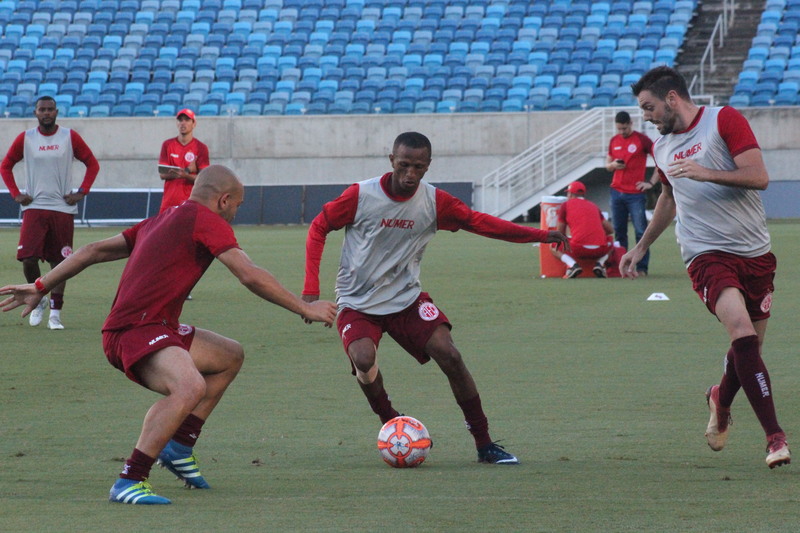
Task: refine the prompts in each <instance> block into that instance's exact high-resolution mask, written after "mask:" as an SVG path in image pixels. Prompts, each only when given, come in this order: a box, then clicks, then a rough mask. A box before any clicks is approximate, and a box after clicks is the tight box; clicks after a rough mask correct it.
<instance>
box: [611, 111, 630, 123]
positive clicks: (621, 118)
mask: <svg viewBox="0 0 800 533" xmlns="http://www.w3.org/2000/svg"><path fill="white" fill-rule="evenodd" d="M614 122H616V123H617V124H630V123H631V115H630V114H629V113H628V112H627V111H620V112H619V113H617V116H615V117H614Z"/></svg>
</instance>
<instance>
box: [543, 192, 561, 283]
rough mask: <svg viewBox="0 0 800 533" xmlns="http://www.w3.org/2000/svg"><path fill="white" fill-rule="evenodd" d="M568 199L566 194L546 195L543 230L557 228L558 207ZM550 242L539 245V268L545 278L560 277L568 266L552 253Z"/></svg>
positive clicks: (544, 199) (544, 198)
mask: <svg viewBox="0 0 800 533" xmlns="http://www.w3.org/2000/svg"><path fill="white" fill-rule="evenodd" d="M566 201H567V198H566V196H544V197H542V204H541V209H540V213H541V215H540V216H541V220H542V222H541V228H542V229H543V230H548V231H549V230H555V229H556V226H557V225H558V208H559V207H561V204H563V203H564V202H566ZM550 246H551V245H550V244H546V243H541V244H540V245H539V269H540V271H541V274H542V277H543V278H560V277H561V276H563V275H564V272H565V271H566V267H565V266H564V263H562V262H561V261H559V260H558V259H556V258H555V257H554V256H553V254H552V253H550V250H549V248H550Z"/></svg>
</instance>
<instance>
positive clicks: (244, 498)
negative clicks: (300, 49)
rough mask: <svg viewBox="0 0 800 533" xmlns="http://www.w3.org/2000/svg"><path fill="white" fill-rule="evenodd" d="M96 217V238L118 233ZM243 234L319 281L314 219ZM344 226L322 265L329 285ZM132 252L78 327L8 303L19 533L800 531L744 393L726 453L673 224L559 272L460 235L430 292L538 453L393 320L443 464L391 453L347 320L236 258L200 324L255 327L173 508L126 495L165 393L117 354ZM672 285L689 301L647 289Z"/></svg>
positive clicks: (7, 514)
mask: <svg viewBox="0 0 800 533" xmlns="http://www.w3.org/2000/svg"><path fill="white" fill-rule="evenodd" d="M770 228H771V231H772V235H773V239H774V246H773V249H774V251H775V253H776V255H777V256H778V277H777V280H776V285H777V293H776V298H775V304H774V307H773V311H774V316H773V319H772V320H771V323H770V331H769V333H768V339H767V343H766V347H765V352H764V357H765V360H766V362H767V364H768V366H769V368H770V370H771V372H772V374H771V377H772V383H773V386H774V391H775V400H776V404H777V408H778V414H779V417H780V420H781V423H782V425H783V427H784V429H785V430H786V431H787V434H788V436H789V442H790V443H794V442H796V441H797V439H798V438H799V437H798V436H800V433H799V432H798V428H800V397H798V395H797V394H796V383H797V379H798V365H797V349H796V344H797V343H796V341H797V330H796V328H797V326H796V322H795V317H796V313H797V306H798V301H799V300H798V295H799V294H800V245H798V243H800V226H798V225H797V223H796V222H795V221H790V222H775V223H771V225H770ZM117 231H118V229H116V228H99V229H90V230H87V229H81V230H78V232H77V237H76V245H81V244H85V243H87V242H90V241H93V240H97V239H99V238H102V237H105V236H109V235H112V234H114V233H117ZM237 234H238V236H239V239H240V242H241V244H242V246H243V248H244V249H245V250H246V251H247V252H248V254H250V255H251V257H253V258H254V259H255V260H256V262H258V263H259V264H261V265H263V266H266V267H267V268H268V269H269V270H270V271H271V272H273V273H274V274H275V275H276V276H277V277H278V278H279V279H280V280H281V281H283V282H284V284H286V285H287V286H288V287H289V288H291V289H292V290H294V291H297V292H299V290H300V288H301V286H302V272H303V249H304V246H303V243H304V239H305V228H304V227H274V228H273V227H242V228H238V229H237ZM17 237H18V230H17V229H14V228H10V229H8V228H6V229H2V230H0V250H3V253H2V257H0V273H2V276H0V284H6V283H19V282H20V281H21V279H22V272H21V267H20V266H19V264H18V263H17V262H16V261H15V260H14V250H15V247H16V242H17ZM340 242H341V235H340V234H336V235H335V236H332V237H331V239H329V242H328V247H327V252H326V255H325V258H324V264H323V279H324V284H323V286H324V287H326V288H327V289H326V290H327V294H326V295H325V296H326V297H329V298H330V297H332V286H333V280H334V277H335V270H336V262H337V260H338V252H339V248H340ZM121 268H122V263H121V262H120V263H115V264H107V265H98V266H95V267H92V268H91V269H90V270H88V271H86V272H84V273H83V274H81V275H80V276H78V277H77V278H75V279H74V280H72V281H70V282H69V284H68V288H67V297H66V305H65V309H64V311H63V313H62V317H63V321H64V323H65V325H66V327H67V329H66V330H64V331H60V332H53V331H48V330H46V329H44V325H42V326H40V327H39V328H36V329H33V328H30V327H29V326H28V325H27V320H23V319H21V318H20V317H19V312H18V311H13V312H11V313H6V314H3V315H2V316H0V343H2V348H1V350H2V373H0V405H1V406H2V409H1V410H0V530H2V531H9V532H38V531H48V532H49V531H58V532H65V531H76V532H78V531H80V532H90V531H91V532H94V531H98V532H103V531H121V530H128V531H168V530H189V531H191V530H198V531H309V532H322V531H330V532H339V531H369V532H372V531H382V530H387V529H388V530H409V531H411V530H416V531H453V532H466V531H520V532H523V531H525V532H527V531H603V532H605V531H655V532H662V531H704V532H729V531H747V532H753V531H796V530H797V528H798V518H800V510H798V509H799V508H800V505H798V503H799V502H798V500H800V492H798V480H799V478H798V476H799V475H800V470H798V466H797V465H794V466H789V467H784V468H781V469H776V470H774V471H771V470H769V469H768V468H767V467H766V465H765V463H764V457H765V455H764V446H765V442H764V437H763V433H762V431H761V429H760V427H759V425H758V423H757V421H756V419H755V417H754V415H753V414H752V411H751V410H750V408H749V406H748V405H747V403H746V401H745V399H744V396H743V394H740V397H739V398H738V399H737V402H736V403H735V404H734V409H733V416H734V421H735V425H734V427H733V430H732V437H731V439H730V441H729V444H728V447H727V448H726V449H725V450H724V451H722V452H720V453H714V452H712V451H711V450H709V448H708V447H707V445H706V443H705V438H704V437H703V432H704V430H705V425H706V422H707V410H706V407H705V401H704V396H703V394H704V391H705V389H706V388H707V387H708V386H709V385H710V384H712V383H715V382H717V381H718V379H719V375H720V372H721V369H722V358H723V356H724V354H725V352H726V351H727V345H728V342H727V339H726V335H725V333H724V331H723V329H722V327H721V326H720V325H719V324H718V323H717V322H716V320H715V319H714V318H713V317H712V316H711V315H709V314H708V312H707V311H706V310H705V308H704V307H703V305H702V304H701V302H700V301H699V299H698V298H697V296H696V295H695V294H694V293H693V292H692V291H691V285H690V282H689V280H688V278H687V276H686V273H685V271H684V269H683V265H682V264H681V262H680V260H679V258H678V250H677V246H676V244H675V241H674V238H673V237H672V234H671V233H670V234H669V235H667V234H665V235H664V236H663V237H662V239H661V240H660V241H659V242H658V243H657V245H656V246H655V247H654V249H653V256H652V259H651V276H650V277H649V278H647V279H640V280H636V281H630V280H620V279H612V280H595V279H579V280H569V281H567V280H559V279H545V280H542V279H539V278H538V271H539V268H538V249H537V248H532V247H531V246H530V245H515V244H508V243H503V242H499V241H492V240H490V239H484V238H480V237H477V236H474V235H471V234H468V233H464V232H460V233H456V234H449V233H446V232H443V233H442V234H440V235H439V236H438V237H437V238H436V239H434V241H433V242H432V243H431V245H430V246H429V249H428V252H427V254H426V258H425V261H424V264H423V269H422V270H423V277H422V281H423V287H424V288H425V289H426V290H428V291H429V292H430V293H431V294H432V296H433V297H434V299H435V301H436V302H437V303H438V304H439V305H440V306H441V307H442V309H443V310H444V311H445V312H446V313H447V315H448V316H449V317H450V319H451V320H452V322H453V324H454V331H453V335H454V338H455V341H456V343H457V345H458V346H459V348H460V350H461V352H462V353H463V354H464V357H465V359H466V361H467V364H468V366H469V367H470V369H471V371H472V373H473V375H474V376H475V378H476V381H477V383H478V386H479V389H480V390H481V395H482V398H483V404H484V407H485V408H486V411H487V414H488V416H489V420H490V424H491V429H492V435H493V437H494V438H496V439H501V440H502V441H501V444H503V445H505V446H506V447H507V448H508V449H509V450H510V451H511V452H513V453H515V454H516V455H518V456H519V458H520V459H521V461H522V463H523V464H522V465H520V466H519V467H496V466H489V465H480V464H477V463H476V461H475V459H476V457H475V450H474V447H473V444H472V439H471V437H470V436H469V434H468V433H467V432H466V430H465V429H464V424H463V422H462V419H461V414H460V411H459V409H458V407H457V406H456V404H455V401H454V400H453V398H452V396H451V393H450V391H449V388H448V386H447V383H446V380H445V378H444V376H443V375H442V374H441V373H440V372H439V370H438V369H437V368H436V367H435V366H434V365H433V364H429V365H425V366H419V365H417V364H416V363H415V362H414V361H413V359H412V358H410V357H409V356H407V355H405V354H404V353H402V352H401V351H400V350H399V349H398V348H397V346H396V345H395V344H394V343H393V341H391V339H388V338H385V340H384V343H383V345H382V346H381V351H380V357H379V360H380V363H381V366H382V368H383V373H384V376H385V379H386V385H387V389H388V391H389V393H390V394H391V396H392V398H393V401H394V403H395V405H396V407H397V408H398V409H399V410H400V411H402V412H404V413H406V414H409V415H411V416H414V417H417V418H419V419H420V420H422V421H423V422H424V423H425V424H426V425H427V427H428V429H429V430H430V432H431V435H432V437H433V438H434V441H435V446H434V449H433V451H432V452H431V455H430V456H429V458H428V460H427V461H426V463H425V464H424V465H422V466H421V467H420V468H417V469H411V470H395V469H392V468H389V467H388V466H386V465H385V464H384V463H383V462H382V461H381V459H380V458H379V455H378V452H377V450H376V447H375V438H376V436H377V432H378V429H379V422H378V420H377V418H376V417H375V416H374V415H373V414H372V413H371V411H370V410H369V407H368V405H367V403H366V401H365V400H364V399H363V397H362V396H361V392H360V391H359V389H358V387H357V385H356V383H355V381H354V378H353V377H352V376H351V375H350V374H349V367H348V363H347V360H346V357H345V355H344V353H343V351H342V348H341V344H340V342H339V339H338V337H337V335H336V333H335V331H332V330H329V329H325V328H323V327H321V326H320V325H319V324H315V325H312V326H308V325H305V324H303V322H302V320H301V319H300V318H299V317H296V316H295V315H291V314H290V313H288V312H286V311H284V310H282V309H278V308H277V307H274V306H271V305H270V304H267V303H266V302H263V301H261V300H259V299H258V298H256V297H255V296H254V295H252V294H250V293H249V292H247V291H246V290H245V289H244V288H243V287H241V286H240V285H239V284H238V283H237V282H236V281H235V279H234V278H233V277H232V276H231V275H230V274H229V273H228V272H227V271H226V270H225V269H224V267H222V266H221V265H219V264H215V265H213V266H212V268H211V269H210V271H209V272H208V274H207V275H206V276H205V278H204V279H203V280H201V282H200V283H199V285H198V286H197V287H196V289H195V290H194V291H193V296H194V300H193V301H191V302H187V303H186V305H185V307H184V314H183V321H184V322H188V323H192V324H195V325H198V326H201V327H205V328H208V329H212V330H214V331H217V332H219V333H222V334H224V335H227V336H230V337H232V338H235V339H237V340H239V341H240V342H241V343H242V344H243V345H244V347H245V350H246V353H247V360H246V361H245V365H244V369H243V371H242V373H241V374H240V376H239V378H238V379H237V381H236V382H235V383H234V384H233V386H232V387H231V388H230V389H229V391H228V394H227V395H226V397H225V398H224V399H223V401H222V403H221V404H220V406H219V407H218V409H217V411H216V412H215V413H214V415H213V416H212V417H211V418H210V419H209V421H208V423H207V424H206V426H205V429H204V432H203V436H202V438H201V440H200V442H199V444H198V446H197V448H196V451H197V453H198V456H199V458H200V461H201V467H202V471H203V474H204V475H205V477H206V479H207V480H209V482H210V483H211V485H212V487H213V489H212V490H210V491H187V490H183V489H182V488H181V485H180V483H179V482H178V481H176V480H174V478H173V477H172V476H171V475H169V474H168V473H167V472H166V471H164V470H160V469H155V470H154V472H153V474H152V476H151V481H152V483H153V485H154V486H155V488H156V490H157V491H158V493H159V494H162V495H163V496H166V497H168V498H170V499H172V501H173V505H171V506H164V507H160V508H148V507H145V506H142V507H140V506H124V505H117V504H110V503H108V501H107V494H108V489H109V488H110V486H111V484H112V483H113V482H114V479H115V478H116V476H117V474H118V472H119V470H120V468H121V466H122V461H123V460H124V458H125V457H127V456H128V455H129V454H130V452H131V450H132V447H133V445H134V443H135V441H136V438H137V436H138V433H139V430H140V424H141V420H142V418H143V416H144V413H145V411H146V410H147V409H148V408H149V406H150V405H151V404H152V403H153V402H154V401H155V399H156V396H155V395H154V394H153V393H150V392H148V391H146V390H144V389H142V388H140V387H137V386H135V385H134V384H133V383H131V382H129V381H128V380H127V379H126V378H125V377H124V376H123V375H122V374H121V373H120V372H118V371H116V370H114V369H113V368H112V367H111V366H110V365H108V363H107V362H106V360H105V357H104V356H103V353H102V349H101V344H100V331H99V330H100V326H101V324H102V322H103V319H104V318H105V315H106V313H107V311H108V309H109V307H110V304H111V301H112V298H113V295H114V290H115V287H116V283H117V280H118V278H119V274H120V272H121ZM653 292H663V293H665V294H666V295H667V296H668V297H669V298H670V300H669V301H660V302H648V301H646V299H647V297H648V296H649V295H650V294H651V293H653Z"/></svg>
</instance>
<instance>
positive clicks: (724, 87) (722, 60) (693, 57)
mask: <svg viewBox="0 0 800 533" xmlns="http://www.w3.org/2000/svg"><path fill="white" fill-rule="evenodd" d="M722 9H723V2H721V1H716V2H709V1H704V2H701V3H699V4H698V9H697V11H696V12H695V15H694V17H693V18H692V20H691V22H690V26H689V29H688V31H687V32H686V40H685V41H684V44H683V46H682V48H681V51H680V52H679V53H678V57H677V58H676V60H675V63H676V68H678V69H679V70H680V71H681V72H682V73H683V74H684V76H686V79H687V80H691V79H692V78H693V77H694V76H695V74H698V72H699V65H700V62H701V60H702V57H703V53H704V52H705V49H706V45H707V44H708V41H709V39H710V38H711V35H712V32H713V30H714V25H715V24H716V22H717V19H718V18H719V17H720V15H721V14H722ZM763 12H764V2H763V1H755V2H753V1H737V2H736V3H735V15H734V17H733V23H732V25H731V27H730V29H729V31H728V32H727V35H725V37H724V45H723V46H722V47H721V48H720V47H716V45H718V42H719V41H717V40H716V39H715V41H716V42H715V49H714V62H715V64H716V68H715V70H714V72H713V73H711V74H709V73H708V71H706V75H705V83H704V89H703V91H702V92H703V94H706V95H711V96H713V97H714V101H715V103H716V104H717V105H720V104H726V103H728V100H729V99H730V97H731V95H732V94H733V88H734V86H735V85H736V82H737V81H738V76H739V73H740V72H741V70H742V62H743V61H744V60H745V59H747V52H748V50H749V49H750V44H751V41H752V39H753V37H754V36H755V35H756V29H757V28H758V23H759V21H760V18H761V14H762V13H763Z"/></svg>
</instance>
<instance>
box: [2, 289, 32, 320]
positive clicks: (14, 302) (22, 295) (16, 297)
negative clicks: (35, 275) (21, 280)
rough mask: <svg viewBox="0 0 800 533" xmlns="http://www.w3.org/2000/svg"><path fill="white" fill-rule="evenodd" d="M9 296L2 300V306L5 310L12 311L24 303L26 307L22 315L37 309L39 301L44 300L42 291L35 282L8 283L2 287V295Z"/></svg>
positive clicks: (24, 315)
mask: <svg viewBox="0 0 800 533" xmlns="http://www.w3.org/2000/svg"><path fill="white" fill-rule="evenodd" d="M7 295H10V296H8V298H6V299H5V300H3V301H2V302H0V308H2V310H3V312H4V313H5V312H6V311H11V310H12V309H16V308H17V307H20V306H22V305H24V306H25V309H23V310H22V317H23V318H24V317H26V316H28V315H29V314H30V312H31V311H33V310H34V309H36V306H37V305H39V302H40V301H41V300H42V293H40V292H39V290H38V289H37V288H36V286H35V285H34V284H33V283H28V284H26V285H6V286H5V287H1V288H0V296H7Z"/></svg>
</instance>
